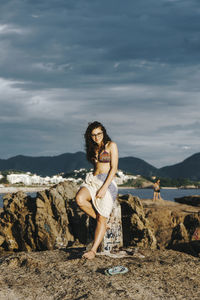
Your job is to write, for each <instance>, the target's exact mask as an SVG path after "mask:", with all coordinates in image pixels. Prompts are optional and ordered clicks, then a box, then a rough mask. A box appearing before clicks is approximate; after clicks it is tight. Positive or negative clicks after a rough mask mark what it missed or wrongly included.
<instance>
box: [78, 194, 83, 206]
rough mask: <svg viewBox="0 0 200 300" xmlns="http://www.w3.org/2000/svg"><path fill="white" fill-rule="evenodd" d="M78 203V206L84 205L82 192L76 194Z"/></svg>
mask: <svg viewBox="0 0 200 300" xmlns="http://www.w3.org/2000/svg"><path fill="white" fill-rule="evenodd" d="M76 203H77V204H78V206H83V204H84V199H83V197H82V196H81V195H80V194H77V195H76Z"/></svg>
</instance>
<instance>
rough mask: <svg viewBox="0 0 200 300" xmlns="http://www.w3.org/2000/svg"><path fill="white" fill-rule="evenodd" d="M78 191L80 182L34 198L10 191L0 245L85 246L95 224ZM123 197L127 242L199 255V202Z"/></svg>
mask: <svg viewBox="0 0 200 300" xmlns="http://www.w3.org/2000/svg"><path fill="white" fill-rule="evenodd" d="M77 190H78V186H77V185H76V184H75V183H70V182H64V183H60V184H58V185H57V186H54V187H52V188H50V189H49V190H45V191H41V192H38V193H37V196H36V197H35V198H31V197H30V196H28V195H26V194H25V193H23V192H18V193H15V194H7V195H6V196H5V198H4V208H3V212H2V213H1V215H0V250H1V251H5V250H6V251H23V250H24V251H31V250H52V249H57V248H59V249H65V248H66V247H69V246H70V245H72V244H74V245H75V244H76V245H79V246H80V245H82V246H86V245H87V244H88V243H89V242H90V241H91V240H93V237H94V229H95V226H96V224H95V221H94V220H92V219H91V218H89V217H87V216H86V214H85V213H83V212H82V211H81V210H80V209H79V208H78V207H77V204H76V202H75V194H76V192H77ZM118 201H119V203H120V206H121V214H122V231H123V244H124V246H125V247H129V246H133V247H141V248H151V249H156V248H168V249H177V250H181V251H185V252H188V253H191V254H193V255H195V256H198V255H199V253H200V250H199V246H198V245H199V240H198V239H197V238H196V237H195V235H194V233H195V230H196V229H198V228H199V227H200V210H199V208H198V207H196V208H195V207H192V206H187V205H181V204H177V203H173V205H172V202H168V201H160V202H156V203H155V202H154V203H153V202H152V201H151V200H149V201H150V202H149V204H148V205H147V203H145V202H143V201H141V200H140V199H139V198H138V197H134V196H131V195H123V196H120V197H119V199H118ZM167 203H171V204H167ZM117 230H118V229H117ZM117 230H115V231H116V232H117Z"/></svg>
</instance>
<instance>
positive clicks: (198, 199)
mask: <svg viewBox="0 0 200 300" xmlns="http://www.w3.org/2000/svg"><path fill="white" fill-rule="evenodd" d="M174 200H175V202H178V203H182V204H187V205H192V206H199V207H200V195H193V196H185V197H180V198H175V199H174Z"/></svg>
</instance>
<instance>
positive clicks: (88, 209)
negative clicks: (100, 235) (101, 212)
mask: <svg viewBox="0 0 200 300" xmlns="http://www.w3.org/2000/svg"><path fill="white" fill-rule="evenodd" d="M91 200H92V199H91V196H90V192H89V191H88V189H87V188H86V187H83V188H81V189H80V190H79V191H78V193H77V194H76V203H77V204H78V206H79V207H80V208H81V209H82V210H83V211H84V212H85V213H86V214H87V215H89V216H90V217H92V218H94V219H96V217H97V216H96V212H95V210H94V209H93V207H92V204H91Z"/></svg>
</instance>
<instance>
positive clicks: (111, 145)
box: [107, 141, 117, 149]
mask: <svg viewBox="0 0 200 300" xmlns="http://www.w3.org/2000/svg"><path fill="white" fill-rule="evenodd" d="M107 148H109V149H116V148H117V144H116V143H115V142H113V141H110V142H108V143H107Z"/></svg>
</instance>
